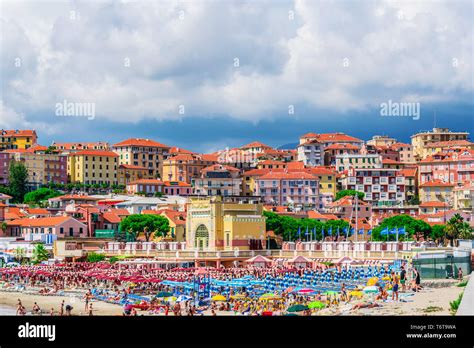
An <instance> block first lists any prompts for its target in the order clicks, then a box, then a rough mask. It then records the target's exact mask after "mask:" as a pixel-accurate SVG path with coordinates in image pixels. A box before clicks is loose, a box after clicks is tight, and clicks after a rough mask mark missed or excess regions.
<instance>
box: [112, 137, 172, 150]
mask: <svg viewBox="0 0 474 348" xmlns="http://www.w3.org/2000/svg"><path fill="white" fill-rule="evenodd" d="M113 146H114V147H120V146H143V147H163V148H170V147H169V146H167V145H164V144H162V143H159V142H157V141H154V140H150V139H142V138H130V139H127V140H124V141H121V142H119V143H117V144H114V145H113Z"/></svg>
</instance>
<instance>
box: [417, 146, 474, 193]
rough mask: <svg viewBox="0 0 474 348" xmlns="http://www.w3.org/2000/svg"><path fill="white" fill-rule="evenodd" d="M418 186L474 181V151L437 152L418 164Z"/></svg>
mask: <svg viewBox="0 0 474 348" xmlns="http://www.w3.org/2000/svg"><path fill="white" fill-rule="evenodd" d="M419 173H420V184H424V183H425V182H427V181H432V180H437V179H439V180H441V181H444V182H448V183H454V184H456V183H465V182H470V181H473V180H474V150H470V149H458V150H457V151H450V152H438V153H436V154H434V155H431V156H428V157H426V158H425V159H424V160H421V161H420V164H419Z"/></svg>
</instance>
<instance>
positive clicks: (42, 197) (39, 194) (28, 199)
mask: <svg viewBox="0 0 474 348" xmlns="http://www.w3.org/2000/svg"><path fill="white" fill-rule="evenodd" d="M58 196H61V192H59V191H56V190H53V189H50V188H45V187H44V188H40V189H37V190H34V191H31V192H28V193H27V194H26V195H25V199H24V202H25V203H26V204H36V205H38V204H40V203H42V202H44V201H47V200H48V199H50V198H54V197H58Z"/></svg>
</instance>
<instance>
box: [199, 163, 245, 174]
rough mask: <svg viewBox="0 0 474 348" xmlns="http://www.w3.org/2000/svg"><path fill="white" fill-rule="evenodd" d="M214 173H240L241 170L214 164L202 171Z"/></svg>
mask: <svg viewBox="0 0 474 348" xmlns="http://www.w3.org/2000/svg"><path fill="white" fill-rule="evenodd" d="M214 171H228V172H238V171H239V170H238V169H237V168H235V167H231V166H227V165H224V164H213V165H211V166H208V167H206V168H203V169H202V170H201V172H202V173H207V172H214Z"/></svg>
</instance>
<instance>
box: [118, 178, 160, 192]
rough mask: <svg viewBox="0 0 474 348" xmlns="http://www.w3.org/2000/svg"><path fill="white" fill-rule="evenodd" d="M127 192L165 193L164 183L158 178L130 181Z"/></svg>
mask: <svg viewBox="0 0 474 348" xmlns="http://www.w3.org/2000/svg"><path fill="white" fill-rule="evenodd" d="M127 192H129V193H133V194H135V193H145V194H155V193H164V192H165V191H164V183H163V181H161V180H158V179H140V180H135V181H132V182H129V183H128V184H127Z"/></svg>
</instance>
